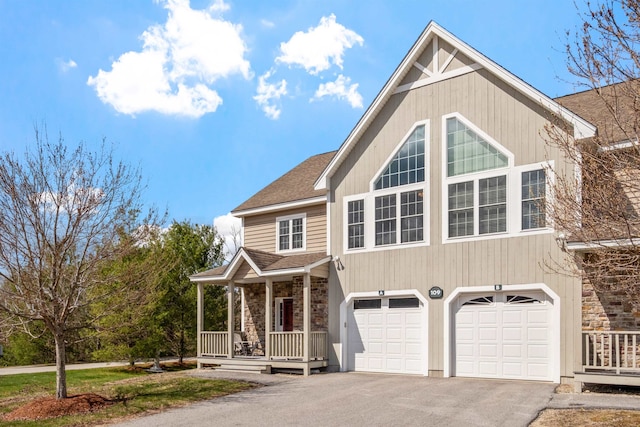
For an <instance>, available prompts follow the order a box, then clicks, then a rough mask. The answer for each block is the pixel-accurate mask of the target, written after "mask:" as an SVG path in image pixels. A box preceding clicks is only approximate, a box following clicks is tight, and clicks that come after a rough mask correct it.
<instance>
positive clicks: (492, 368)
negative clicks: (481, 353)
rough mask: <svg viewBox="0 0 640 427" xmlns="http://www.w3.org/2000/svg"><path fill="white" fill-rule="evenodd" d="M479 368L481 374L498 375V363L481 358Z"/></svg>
mask: <svg viewBox="0 0 640 427" xmlns="http://www.w3.org/2000/svg"><path fill="white" fill-rule="evenodd" d="M478 370H479V373H480V375H481V376H487V377H496V376H497V375H498V363H497V362H494V361H483V360H481V361H480V362H479V363H478Z"/></svg>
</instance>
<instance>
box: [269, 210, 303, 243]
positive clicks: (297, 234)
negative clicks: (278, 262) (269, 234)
mask: <svg viewBox="0 0 640 427" xmlns="http://www.w3.org/2000/svg"><path fill="white" fill-rule="evenodd" d="M305 223H306V215H304V214H300V215H290V216H285V217H279V218H276V230H277V234H278V240H277V241H278V243H277V245H278V248H277V251H276V252H287V251H300V250H304V249H305Z"/></svg>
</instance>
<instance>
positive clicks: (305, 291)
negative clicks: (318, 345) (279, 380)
mask: <svg viewBox="0 0 640 427" xmlns="http://www.w3.org/2000/svg"><path fill="white" fill-rule="evenodd" d="M302 304H303V307H302V323H303V328H302V360H303V361H304V362H308V361H309V347H310V345H309V344H310V343H309V341H310V338H311V276H310V275H309V274H308V273H307V274H305V275H304V276H302ZM304 375H309V366H305V368H304Z"/></svg>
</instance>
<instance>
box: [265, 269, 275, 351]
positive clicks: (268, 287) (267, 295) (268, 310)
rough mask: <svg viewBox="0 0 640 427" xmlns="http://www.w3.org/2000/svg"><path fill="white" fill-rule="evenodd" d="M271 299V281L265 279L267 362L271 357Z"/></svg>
mask: <svg viewBox="0 0 640 427" xmlns="http://www.w3.org/2000/svg"><path fill="white" fill-rule="evenodd" d="M272 299H273V281H272V280H271V279H269V278H267V279H265V286H264V357H265V358H266V359H267V360H269V358H270V357H271V343H270V342H269V341H270V339H269V335H270V334H271V300H272Z"/></svg>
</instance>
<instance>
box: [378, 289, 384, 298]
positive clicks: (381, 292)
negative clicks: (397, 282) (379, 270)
mask: <svg viewBox="0 0 640 427" xmlns="http://www.w3.org/2000/svg"><path fill="white" fill-rule="evenodd" d="M378 296H381V297H383V296H384V289H380V290H379V291H378Z"/></svg>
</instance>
